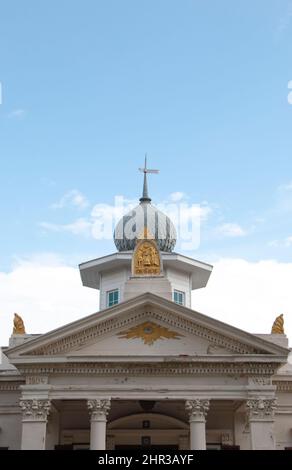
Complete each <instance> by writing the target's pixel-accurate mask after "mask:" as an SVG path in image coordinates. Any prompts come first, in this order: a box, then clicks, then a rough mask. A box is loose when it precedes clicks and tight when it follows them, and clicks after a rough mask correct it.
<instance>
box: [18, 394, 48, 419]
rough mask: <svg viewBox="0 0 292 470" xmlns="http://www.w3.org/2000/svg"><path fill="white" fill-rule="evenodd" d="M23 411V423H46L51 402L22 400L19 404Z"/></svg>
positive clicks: (34, 399) (33, 399) (46, 400)
mask: <svg viewBox="0 0 292 470" xmlns="http://www.w3.org/2000/svg"><path fill="white" fill-rule="evenodd" d="M19 405H20V408H21V411H22V421H45V422H47V419H48V416H49V413H50V409H51V402H50V400H48V399H45V400H44V399H43V400H40V399H36V398H32V399H29V400H20V402H19Z"/></svg>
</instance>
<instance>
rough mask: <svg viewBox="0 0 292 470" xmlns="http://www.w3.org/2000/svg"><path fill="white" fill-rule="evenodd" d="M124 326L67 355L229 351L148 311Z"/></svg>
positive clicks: (174, 353) (214, 352)
mask: <svg viewBox="0 0 292 470" xmlns="http://www.w3.org/2000/svg"><path fill="white" fill-rule="evenodd" d="M127 320H128V321H127V326H126V327H125V328H120V329H118V330H115V331H113V332H112V333H109V334H108V335H106V336H105V337H101V338H99V339H97V340H95V341H93V342H91V343H89V344H85V345H81V346H78V347H77V348H76V349H75V350H73V351H69V352H68V353H67V354H66V356H67V357H70V358H72V359H73V358H76V357H80V356H81V357H99V358H101V357H109V356H115V357H119V358H121V357H129V356H144V357H145V356H146V357H148V356H156V357H157V356H167V357H171V356H178V357H179V356H180V357H182V356H197V355H199V356H202V355H207V354H210V355H212V354H224V355H225V354H229V355H230V354H231V351H229V350H228V349H227V348H224V347H219V346H216V344H214V343H212V340H211V341H210V340H207V339H206V338H203V337H200V336H198V335H195V334H193V333H191V332H189V331H187V329H185V328H181V327H180V322H179V321H177V325H176V326H175V327H172V326H170V325H169V324H167V323H166V322H164V321H162V320H160V321H156V320H155V319H153V317H152V316H151V314H150V315H149V314H148V315H145V317H144V318H142V319H141V320H140V321H138V322H137V321H134V320H133V319H132V321H131V319H130V318H128V319H127Z"/></svg>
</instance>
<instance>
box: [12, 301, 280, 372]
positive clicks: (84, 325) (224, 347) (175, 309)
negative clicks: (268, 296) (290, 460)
mask: <svg viewBox="0 0 292 470" xmlns="http://www.w3.org/2000/svg"><path fill="white" fill-rule="evenodd" d="M147 325H148V330H147ZM151 327H152V328H153V330H154V331H153V332H151V331H150V330H149V328H150V329H151ZM143 328H144V330H143ZM145 328H146V330H145ZM147 331H148V333H147ZM147 335H148V336H147ZM151 335H152V336H153V335H154V336H153V337H154V340H153V341H150V342H149V338H150V337H151ZM152 339H153V338H152ZM287 353H288V350H286V349H285V348H283V347H280V346H278V345H275V344H273V343H270V342H268V341H266V340H263V339H261V338H258V337H256V336H254V335H252V334H250V333H247V332H245V331H242V330H239V329H237V328H235V327H233V326H230V325H227V324H225V323H222V322H220V321H218V320H215V319H212V318H210V317H208V316H206V315H203V314H201V313H199V312H196V311H194V310H191V309H189V308H186V307H182V306H180V305H177V304H175V303H174V302H171V301H169V300H166V299H163V298H162V297H159V296H156V295H154V294H150V293H146V294H143V295H141V296H138V297H136V298H134V299H131V300H128V301H126V302H122V303H121V304H118V305H116V306H114V307H112V308H110V309H106V310H103V311H101V312H98V313H96V314H93V315H90V316H89V317H86V318H83V319H81V320H78V321H76V322H73V323H71V324H69V325H65V326H64V327H62V328H59V329H57V330H54V331H51V332H49V333H46V334H44V335H41V336H39V337H37V338H36V339H33V340H31V341H27V342H26V343H24V344H22V345H21V346H17V347H14V348H10V349H8V350H7V355H8V357H9V358H10V360H11V362H12V363H13V359H14V358H18V359H20V358H23V359H25V358H28V357H32V356H38V357H44V356H45V357H48V356H49V357H51V358H52V357H54V356H55V357H60V356H61V357H67V358H68V360H70V358H72V359H73V358H75V359H76V358H77V357H78V356H79V357H80V358H87V360H88V358H90V360H91V359H93V360H94V357H96V358H97V357H98V358H102V357H110V356H111V357H124V356H128V357H129V356H131V357H135V356H141V357H142V356H144V357H149V356H176V357H182V356H206V355H207V356H208V355H213V356H215V355H217V356H221V355H225V356H228V355H229V356H230V355H255V354H269V355H276V356H287ZM17 362H19V361H17Z"/></svg>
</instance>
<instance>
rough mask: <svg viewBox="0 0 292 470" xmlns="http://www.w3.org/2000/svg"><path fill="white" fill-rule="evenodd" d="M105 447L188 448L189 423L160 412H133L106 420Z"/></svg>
mask: <svg viewBox="0 0 292 470" xmlns="http://www.w3.org/2000/svg"><path fill="white" fill-rule="evenodd" d="M107 440H108V448H111V449H133V448H141V447H142V448H152V449H153V448H154V449H155V448H156V449H159V448H161V449H162V448H164V449H167V448H168V449H174V450H175V449H187V448H188V440H189V425H188V424H186V423H185V422H183V421H181V420H179V419H177V418H173V417H172V416H168V415H165V414H160V413H135V414H131V415H127V416H123V417H120V418H118V419H115V420H113V421H111V422H109V423H108V427H107Z"/></svg>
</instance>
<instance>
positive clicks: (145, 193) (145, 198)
mask: <svg viewBox="0 0 292 470" xmlns="http://www.w3.org/2000/svg"><path fill="white" fill-rule="evenodd" d="M139 171H141V172H142V173H144V184H143V196H142V197H141V198H140V201H141V202H151V198H150V197H149V195H148V184H147V173H152V174H156V175H157V174H158V173H159V170H150V169H148V168H147V154H146V155H145V166H144V168H139Z"/></svg>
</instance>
